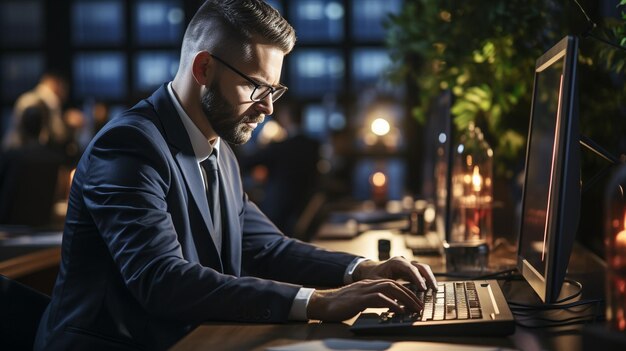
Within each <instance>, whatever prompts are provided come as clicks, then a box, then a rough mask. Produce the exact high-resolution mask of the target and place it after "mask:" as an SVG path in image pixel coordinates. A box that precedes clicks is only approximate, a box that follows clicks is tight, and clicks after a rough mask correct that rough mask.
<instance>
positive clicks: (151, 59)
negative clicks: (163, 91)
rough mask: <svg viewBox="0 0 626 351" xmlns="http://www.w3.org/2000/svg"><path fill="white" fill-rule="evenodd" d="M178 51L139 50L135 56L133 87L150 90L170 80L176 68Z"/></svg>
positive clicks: (139, 89)
mask: <svg viewBox="0 0 626 351" xmlns="http://www.w3.org/2000/svg"><path fill="white" fill-rule="evenodd" d="M178 61H179V53H178V51H173V52H162V51H160V52H147V51H146V52H141V53H139V54H137V56H136V57H135V63H134V64H135V77H134V89H135V90H138V91H152V90H155V89H156V88H158V87H159V86H160V85H161V84H163V83H165V82H167V81H170V80H172V79H173V78H174V76H175V75H176V71H177V70H178Z"/></svg>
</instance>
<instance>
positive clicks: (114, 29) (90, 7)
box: [72, 0, 126, 46]
mask: <svg viewBox="0 0 626 351" xmlns="http://www.w3.org/2000/svg"><path fill="white" fill-rule="evenodd" d="M125 34H126V21H125V11H124V4H123V2H122V1H119V0H118V1H114V0H110V1H85V0H83V1H76V2H75V3H74V4H73V6H72V41H73V42H74V44H76V45H90V46H97V45H115V44H122V43H123V42H124V39H125Z"/></svg>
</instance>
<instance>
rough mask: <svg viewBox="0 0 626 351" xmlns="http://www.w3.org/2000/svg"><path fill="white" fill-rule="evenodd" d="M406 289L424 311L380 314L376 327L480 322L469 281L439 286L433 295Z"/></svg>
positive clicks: (445, 283) (479, 314)
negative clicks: (433, 322) (385, 324)
mask: <svg viewBox="0 0 626 351" xmlns="http://www.w3.org/2000/svg"><path fill="white" fill-rule="evenodd" d="M407 287H409V288H410V289H412V290H413V291H414V292H415V294H416V295H417V298H418V299H420V300H422V301H423V302H424V309H423V310H422V311H421V312H414V313H394V312H392V311H387V312H383V313H382V314H381V315H380V320H379V323H407V322H425V321H429V320H434V321H443V320H455V319H481V318H482V316H483V313H482V310H481V308H480V301H479V300H478V293H477V291H476V285H475V283H474V282H473V281H465V282H462V281H460V282H459V281H456V282H439V283H438V284H437V290H436V291H435V290H432V289H428V290H426V291H415V289H414V288H412V287H413V286H412V285H410V284H409V285H407Z"/></svg>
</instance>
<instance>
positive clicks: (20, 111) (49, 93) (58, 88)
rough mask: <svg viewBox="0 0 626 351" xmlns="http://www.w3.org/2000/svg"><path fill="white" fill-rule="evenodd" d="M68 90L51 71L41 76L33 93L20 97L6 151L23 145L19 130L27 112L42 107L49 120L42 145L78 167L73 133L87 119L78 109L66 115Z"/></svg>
mask: <svg viewBox="0 0 626 351" xmlns="http://www.w3.org/2000/svg"><path fill="white" fill-rule="evenodd" d="M68 90H69V89H68V84H67V80H66V78H65V77H64V76H63V75H62V74H60V73H57V72H54V71H50V72H46V73H44V74H43V75H42V76H41V79H40V80H39V83H38V84H37V86H36V87H35V88H34V89H32V90H30V91H27V92H25V93H24V94H22V95H20V97H19V98H18V99H17V101H16V102H15V106H14V108H13V121H12V128H11V129H10V130H9V131H8V133H7V135H6V138H5V140H4V145H3V146H4V149H13V148H18V147H20V146H22V145H24V142H25V141H24V136H23V134H21V132H20V129H19V127H20V125H22V119H23V116H24V112H25V111H26V110H28V109H29V108H31V107H33V106H35V107H39V106H43V108H44V109H45V114H46V116H47V118H46V119H45V121H44V123H43V125H42V128H41V131H40V133H39V137H38V138H39V143H40V144H41V145H46V146H49V147H51V148H53V149H55V150H57V151H59V152H61V153H62V154H63V155H64V156H65V157H66V158H67V160H68V162H70V163H71V161H72V160H74V163H75V162H76V158H77V154H78V146H77V145H76V140H75V139H76V138H75V135H74V133H75V132H76V131H77V130H78V129H79V128H81V127H82V125H83V123H84V117H83V115H82V112H80V111H79V110H77V109H68V110H67V111H65V112H63V104H64V103H65V102H66V100H67V96H68Z"/></svg>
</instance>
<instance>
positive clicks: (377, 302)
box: [362, 293, 406, 313]
mask: <svg viewBox="0 0 626 351" xmlns="http://www.w3.org/2000/svg"><path fill="white" fill-rule="evenodd" d="M362 303H363V304H362V306H363V309H365V308H383V307H384V308H388V309H390V310H392V311H393V312H396V313H404V312H405V311H406V310H405V309H404V307H403V306H402V305H401V304H400V303H398V302H397V301H395V300H394V299H391V298H389V297H387V296H386V295H385V294H383V293H371V294H367V295H364V296H363V301H362Z"/></svg>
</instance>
